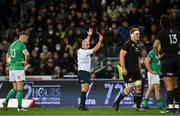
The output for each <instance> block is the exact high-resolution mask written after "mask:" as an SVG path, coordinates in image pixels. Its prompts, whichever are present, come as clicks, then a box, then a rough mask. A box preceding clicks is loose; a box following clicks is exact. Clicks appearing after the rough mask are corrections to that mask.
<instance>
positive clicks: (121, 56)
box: [119, 49, 127, 75]
mask: <svg viewBox="0 0 180 116" xmlns="http://www.w3.org/2000/svg"><path fill="white" fill-rule="evenodd" d="M126 54H127V52H126V51H125V50H123V49H121V50H120V53H119V64H121V67H122V73H123V75H127V69H126V67H125V56H126Z"/></svg>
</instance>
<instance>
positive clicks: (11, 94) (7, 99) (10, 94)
mask: <svg viewBox="0 0 180 116" xmlns="http://www.w3.org/2000/svg"><path fill="white" fill-rule="evenodd" d="M15 93H16V90H15V89H11V90H10V91H9V93H8V95H7V97H6V101H7V102H8V101H9V99H10V98H12V97H13V96H14V94H15Z"/></svg>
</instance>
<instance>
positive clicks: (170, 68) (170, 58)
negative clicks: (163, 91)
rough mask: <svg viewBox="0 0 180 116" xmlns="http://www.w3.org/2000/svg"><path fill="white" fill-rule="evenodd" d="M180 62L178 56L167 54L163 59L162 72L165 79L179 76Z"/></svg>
mask: <svg viewBox="0 0 180 116" xmlns="http://www.w3.org/2000/svg"><path fill="white" fill-rule="evenodd" d="M179 70H180V60H179V56H178V55H177V54H172V53H165V54H164V56H163V58H162V59H161V72H162V76H163V77H177V76H179V73H180V72H179Z"/></svg>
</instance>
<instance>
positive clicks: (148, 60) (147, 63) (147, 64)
mask: <svg viewBox="0 0 180 116" xmlns="http://www.w3.org/2000/svg"><path fill="white" fill-rule="evenodd" d="M150 61H151V58H149V57H146V58H145V60H144V65H145V67H146V69H147V70H148V72H150V73H152V74H156V72H154V71H153V70H152V69H151V67H150V66H149V62H150Z"/></svg>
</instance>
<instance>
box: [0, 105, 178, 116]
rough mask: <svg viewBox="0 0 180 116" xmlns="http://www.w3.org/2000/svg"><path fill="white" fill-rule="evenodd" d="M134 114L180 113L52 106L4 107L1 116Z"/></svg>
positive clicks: (128, 115)
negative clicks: (85, 109) (25, 109)
mask: <svg viewBox="0 0 180 116" xmlns="http://www.w3.org/2000/svg"><path fill="white" fill-rule="evenodd" d="M23 115H28V116H41V115H42V116H44V115H45V116H53V115H59V116H80V115H82V116H90V115H92V116H99V115H101V116H105V115H106V116H117V115H122V116H133V115H140V116H149V115H153V116H169V115H176V116H177V115H179V116H180V114H168V115H167V114H160V110H159V109H155V108H152V109H148V110H146V111H145V112H137V111H135V109H133V108H121V109H120V111H118V112H115V111H114V109H113V108H90V111H88V112H87V111H86V112H85V111H79V110H78V109H77V108H71V107H67V108H65V107H51V108H29V109H28V112H17V109H8V111H5V110H4V109H2V108H1V109H0V116H23Z"/></svg>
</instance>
